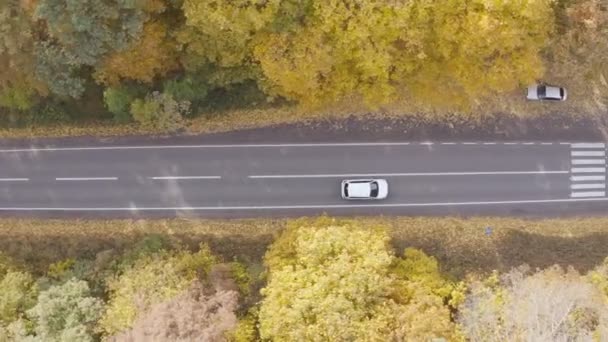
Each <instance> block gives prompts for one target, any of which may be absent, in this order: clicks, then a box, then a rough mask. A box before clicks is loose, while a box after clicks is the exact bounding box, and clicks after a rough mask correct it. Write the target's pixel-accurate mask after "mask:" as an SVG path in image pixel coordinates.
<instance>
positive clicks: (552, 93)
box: [526, 84, 568, 101]
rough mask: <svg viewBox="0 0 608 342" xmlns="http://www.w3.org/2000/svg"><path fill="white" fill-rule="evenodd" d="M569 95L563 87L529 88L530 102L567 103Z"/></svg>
mask: <svg viewBox="0 0 608 342" xmlns="http://www.w3.org/2000/svg"><path fill="white" fill-rule="evenodd" d="M567 97H568V93H567V92H566V89H564V88H562V87H556V86H551V85H547V84H533V85H531V86H529V87H528V96H526V98H527V99H528V100H540V101H545V100H549V101H566V98H567Z"/></svg>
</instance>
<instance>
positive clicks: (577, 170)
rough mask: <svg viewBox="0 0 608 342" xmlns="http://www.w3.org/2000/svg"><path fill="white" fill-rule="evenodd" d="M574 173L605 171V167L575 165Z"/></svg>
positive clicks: (572, 170)
mask: <svg viewBox="0 0 608 342" xmlns="http://www.w3.org/2000/svg"><path fill="white" fill-rule="evenodd" d="M570 171H571V172H572V173H605V172H606V168H605V167H573V168H572V169H571V170H570Z"/></svg>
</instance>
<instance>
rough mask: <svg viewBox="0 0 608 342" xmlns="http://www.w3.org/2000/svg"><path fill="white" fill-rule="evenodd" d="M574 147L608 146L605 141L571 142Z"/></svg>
mask: <svg viewBox="0 0 608 342" xmlns="http://www.w3.org/2000/svg"><path fill="white" fill-rule="evenodd" d="M570 146H572V148H606V144H604V143H574V144H571V145H570Z"/></svg>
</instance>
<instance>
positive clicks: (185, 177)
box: [148, 176, 222, 180]
mask: <svg viewBox="0 0 608 342" xmlns="http://www.w3.org/2000/svg"><path fill="white" fill-rule="evenodd" d="M148 178H150V179H154V180H182V179H222V176H162V177H148Z"/></svg>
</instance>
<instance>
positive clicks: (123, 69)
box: [94, 21, 178, 86]
mask: <svg viewBox="0 0 608 342" xmlns="http://www.w3.org/2000/svg"><path fill="white" fill-rule="evenodd" d="M177 67H178V63H177V56H176V47H175V46H174V44H173V43H171V42H170V37H169V34H168V32H167V27H166V25H165V24H163V23H162V22H158V21H149V22H147V23H146V24H145V25H144V30H143V34H142V37H141V38H140V39H139V40H138V41H136V42H135V43H134V44H133V45H132V46H131V47H129V48H128V49H126V50H123V51H117V52H114V53H113V54H111V55H109V56H108V57H107V58H105V59H104V60H103V62H102V63H101V66H100V67H99V68H98V69H97V71H96V72H95V74H94V77H95V79H96V80H97V81H99V82H101V83H104V84H107V85H111V86H116V85H118V84H119V83H120V81H121V80H123V79H127V80H134V81H140V82H143V83H152V81H153V80H154V78H155V77H157V76H161V77H162V76H165V75H166V74H167V73H168V72H169V71H171V70H174V69H176V68H177Z"/></svg>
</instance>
